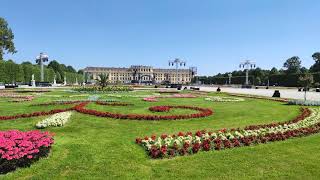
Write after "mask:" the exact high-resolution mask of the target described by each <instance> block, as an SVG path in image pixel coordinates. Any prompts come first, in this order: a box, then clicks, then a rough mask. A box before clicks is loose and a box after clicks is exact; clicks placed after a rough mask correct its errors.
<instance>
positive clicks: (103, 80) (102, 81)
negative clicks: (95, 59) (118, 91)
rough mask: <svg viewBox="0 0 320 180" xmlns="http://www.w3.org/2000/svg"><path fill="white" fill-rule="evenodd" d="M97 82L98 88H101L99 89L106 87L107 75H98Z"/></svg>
mask: <svg viewBox="0 0 320 180" xmlns="http://www.w3.org/2000/svg"><path fill="white" fill-rule="evenodd" d="M97 81H98V82H99V86H100V87H101V89H103V88H104V87H106V86H107V85H108V81H109V74H100V75H99V78H98V79H97Z"/></svg>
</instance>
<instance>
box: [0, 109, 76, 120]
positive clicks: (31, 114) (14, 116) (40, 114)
mask: <svg viewBox="0 0 320 180" xmlns="http://www.w3.org/2000/svg"><path fill="white" fill-rule="evenodd" d="M70 110H73V108H66V109H54V110H50V111H41V112H33V113H29V114H26V113H24V114H17V115H13V116H0V121H1V120H14V119H18V118H30V117H37V116H46V115H52V114H56V113H60V112H65V111H70Z"/></svg>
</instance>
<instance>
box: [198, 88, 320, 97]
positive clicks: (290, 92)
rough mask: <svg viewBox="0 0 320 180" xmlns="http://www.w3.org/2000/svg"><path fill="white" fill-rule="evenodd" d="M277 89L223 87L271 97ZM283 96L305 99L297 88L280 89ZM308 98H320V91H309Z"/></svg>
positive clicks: (224, 90) (226, 89)
mask: <svg viewBox="0 0 320 180" xmlns="http://www.w3.org/2000/svg"><path fill="white" fill-rule="evenodd" d="M200 89H201V91H216V90H217V87H201V88H200ZM275 90H276V89H241V88H231V87H221V91H222V92H228V93H239V94H252V95H259V96H268V97H271V96H272V95H273V92H274V91H275ZM279 90H280V94H281V97H282V98H292V99H304V92H299V91H298V90H297V89H279ZM307 100H320V93H319V92H307Z"/></svg>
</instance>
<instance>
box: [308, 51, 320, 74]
mask: <svg viewBox="0 0 320 180" xmlns="http://www.w3.org/2000/svg"><path fill="white" fill-rule="evenodd" d="M312 59H313V60H314V64H313V65H312V66H311V67H310V71H311V72H320V52H315V53H313V55H312Z"/></svg>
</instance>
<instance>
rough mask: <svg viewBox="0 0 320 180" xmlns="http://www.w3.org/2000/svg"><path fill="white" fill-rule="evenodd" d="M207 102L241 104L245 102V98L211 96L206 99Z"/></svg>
mask: <svg viewBox="0 0 320 180" xmlns="http://www.w3.org/2000/svg"><path fill="white" fill-rule="evenodd" d="M204 100H206V101H213V102H241V101H244V99H243V98H239V97H222V96H209V97H207V98H205V99H204Z"/></svg>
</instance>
